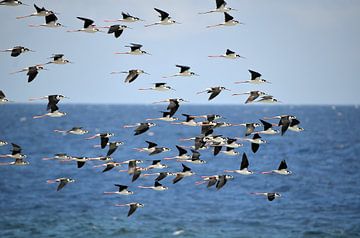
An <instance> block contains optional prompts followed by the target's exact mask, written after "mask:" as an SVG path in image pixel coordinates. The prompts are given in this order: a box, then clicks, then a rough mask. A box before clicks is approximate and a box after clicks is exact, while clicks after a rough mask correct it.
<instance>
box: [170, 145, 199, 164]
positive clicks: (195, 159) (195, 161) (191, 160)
mask: <svg viewBox="0 0 360 238" xmlns="http://www.w3.org/2000/svg"><path fill="white" fill-rule="evenodd" d="M191 152H192V156H191V158H188V159H183V158H182V159H177V161H180V162H188V163H193V164H206V161H205V160H202V159H200V156H201V154H200V152H199V151H196V150H193V149H191Z"/></svg>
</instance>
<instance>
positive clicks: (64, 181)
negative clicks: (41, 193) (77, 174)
mask: <svg viewBox="0 0 360 238" xmlns="http://www.w3.org/2000/svg"><path fill="white" fill-rule="evenodd" d="M46 182H47V183H59V185H58V187H57V188H56V191H60V190H61V189H62V188H63V187H65V185H66V184H68V183H73V182H75V180H74V179H72V178H57V179H53V180H47V181H46Z"/></svg>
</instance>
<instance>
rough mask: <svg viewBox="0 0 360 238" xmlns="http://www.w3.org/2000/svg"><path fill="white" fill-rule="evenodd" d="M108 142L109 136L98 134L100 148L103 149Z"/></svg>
mask: <svg viewBox="0 0 360 238" xmlns="http://www.w3.org/2000/svg"><path fill="white" fill-rule="evenodd" d="M108 142H109V137H105V136H100V145H101V149H104V148H105V147H106V145H107V143H108Z"/></svg>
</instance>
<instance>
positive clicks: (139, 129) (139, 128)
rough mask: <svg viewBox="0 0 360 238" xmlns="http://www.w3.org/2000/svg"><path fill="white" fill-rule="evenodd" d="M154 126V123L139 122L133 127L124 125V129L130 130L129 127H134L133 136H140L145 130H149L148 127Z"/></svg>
mask: <svg viewBox="0 0 360 238" xmlns="http://www.w3.org/2000/svg"><path fill="white" fill-rule="evenodd" d="M153 126H156V124H155V123H152V122H141V123H137V124H135V125H125V126H124V128H131V127H136V128H135V130H134V131H135V134H134V135H135V136H137V135H140V134H142V133H144V132H146V131H147V130H149V129H150V127H153Z"/></svg>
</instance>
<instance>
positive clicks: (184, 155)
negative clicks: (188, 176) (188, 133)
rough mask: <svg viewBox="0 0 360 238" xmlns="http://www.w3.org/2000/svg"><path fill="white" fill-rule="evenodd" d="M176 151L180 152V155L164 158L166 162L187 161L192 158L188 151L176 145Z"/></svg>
mask: <svg viewBox="0 0 360 238" xmlns="http://www.w3.org/2000/svg"><path fill="white" fill-rule="evenodd" d="M176 149H177V150H178V151H179V154H178V155H177V156H174V157H168V158H164V160H172V159H178V160H186V159H189V158H191V157H190V156H189V155H188V154H187V150H186V149H184V148H183V147H181V146H178V145H176Z"/></svg>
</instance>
